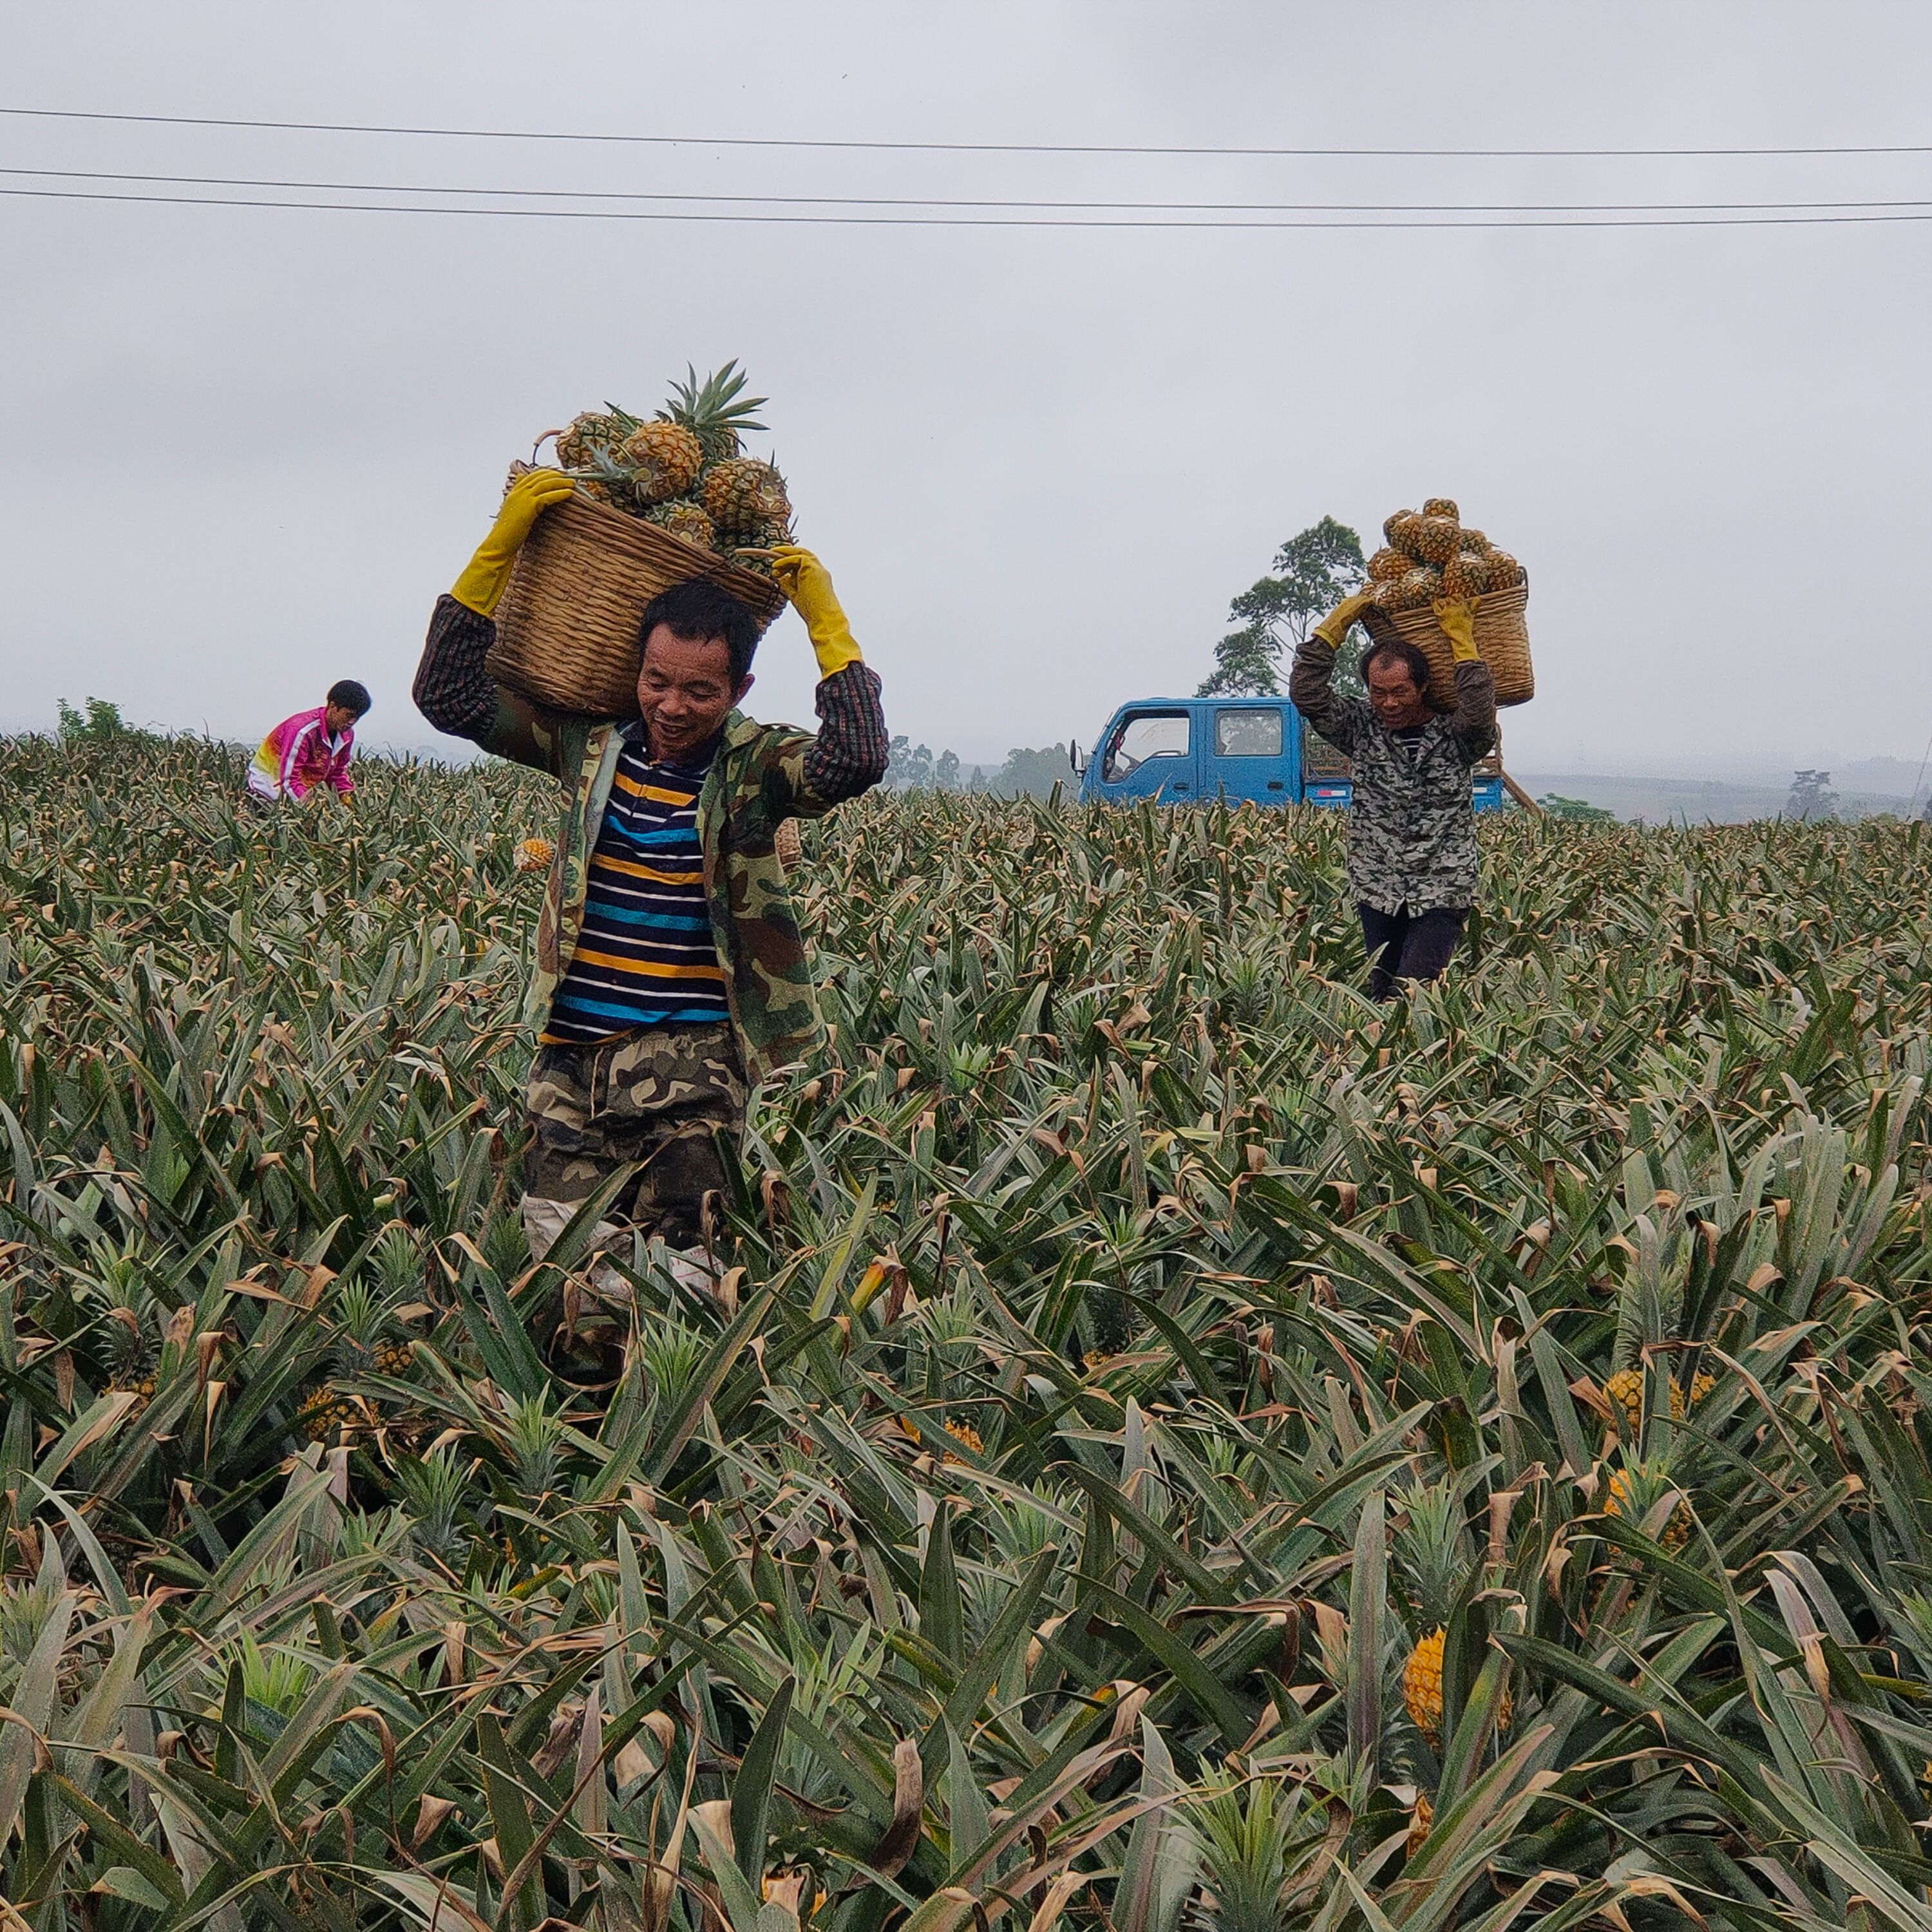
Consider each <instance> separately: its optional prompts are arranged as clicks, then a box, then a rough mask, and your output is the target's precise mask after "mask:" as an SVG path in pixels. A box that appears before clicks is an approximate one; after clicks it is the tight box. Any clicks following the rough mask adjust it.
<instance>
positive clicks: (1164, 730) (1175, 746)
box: [1100, 711, 1188, 784]
mask: <svg viewBox="0 0 1932 1932" xmlns="http://www.w3.org/2000/svg"><path fill="white" fill-rule="evenodd" d="M1187 745H1188V735H1187V712H1184V711H1143V712H1139V713H1138V714H1136V715H1135V716H1133V717H1132V718H1128V719H1127V721H1126V722H1125V723H1124V724H1122V725H1121V728H1120V729H1119V730H1118V731H1116V732H1115V733H1114V739H1113V742H1112V744H1110V745H1109V746H1108V747H1107V759H1106V764H1105V765H1104V766H1103V767H1102V769H1101V772H1100V775H1101V777H1102V778H1103V779H1105V780H1106V782H1107V783H1108V784H1112V783H1113V782H1114V781H1115V780H1116V779H1117V778H1125V777H1126V776H1127V774H1128V773H1129V772H1132V771H1134V770H1136V769H1138V768H1139V766H1142V765H1144V764H1145V763H1147V761H1148V759H1150V758H1172V757H1182V756H1184V755H1185V754H1186V752H1187Z"/></svg>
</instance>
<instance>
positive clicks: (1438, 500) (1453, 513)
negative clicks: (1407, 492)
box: [1422, 496, 1463, 523]
mask: <svg viewBox="0 0 1932 1932" xmlns="http://www.w3.org/2000/svg"><path fill="white" fill-rule="evenodd" d="M1422 514H1424V516H1425V517H1448V520H1450V522H1451V523H1460V522H1461V521H1462V520H1463V513H1462V511H1460V510H1459V509H1457V507H1456V499H1455V498H1454V496H1430V497H1427V498H1425V499H1424V502H1423V505H1422Z"/></svg>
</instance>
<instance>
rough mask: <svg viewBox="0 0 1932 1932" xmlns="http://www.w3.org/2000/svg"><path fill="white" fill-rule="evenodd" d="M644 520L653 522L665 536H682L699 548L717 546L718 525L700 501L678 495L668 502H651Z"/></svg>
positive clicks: (707, 548)
mask: <svg viewBox="0 0 1932 1932" xmlns="http://www.w3.org/2000/svg"><path fill="white" fill-rule="evenodd" d="M644 521H645V522H646V523H655V524H656V525H657V526H658V529H661V530H662V531H664V533H665V534H666V535H669V536H673V537H682V538H683V539H684V540H685V542H686V543H688V544H697V547H698V548H699V549H700V550H715V549H716V548H717V547H718V526H717V525H716V524H715V523H713V522H712V520H711V513H710V512H709V511H708V510H706V508H705V507H704V505H703V504H702V503H697V502H693V501H692V500H691V499H690V498H689V497H688V496H680V497H678V498H677V499H675V500H674V501H673V502H668V503H653V504H652V505H651V507H650V508H649V509H648V510H646V511H645V512H644Z"/></svg>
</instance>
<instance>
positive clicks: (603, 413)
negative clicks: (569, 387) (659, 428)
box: [556, 403, 638, 469]
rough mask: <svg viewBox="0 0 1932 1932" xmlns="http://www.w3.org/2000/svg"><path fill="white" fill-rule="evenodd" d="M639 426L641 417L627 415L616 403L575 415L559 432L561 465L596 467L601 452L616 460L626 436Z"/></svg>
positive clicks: (557, 441) (583, 467) (584, 467)
mask: <svg viewBox="0 0 1932 1932" xmlns="http://www.w3.org/2000/svg"><path fill="white" fill-rule="evenodd" d="M637 427H638V423H637V418H636V417H635V416H630V415H627V414H626V413H625V412H624V411H623V410H620V409H619V408H618V407H617V406H616V404H615V403H606V404H604V407H603V408H602V409H601V410H585V411H584V412H583V413H582V414H581V415H579V416H572V417H571V419H570V426H569V427H568V428H567V429H562V430H559V431H557V432H556V460H557V466H558V468H559V469H592V468H595V467H596V466H597V458H598V455H603V456H604V457H606V458H611V459H613V460H614V459H615V458H616V453H617V452H618V451H619V450H620V449H622V447H623V443H624V439H625V437H626V436H628V434H630V433H631V431H632V430H634V429H635V428H637Z"/></svg>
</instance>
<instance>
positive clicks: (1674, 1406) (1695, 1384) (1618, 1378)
mask: <svg viewBox="0 0 1932 1932" xmlns="http://www.w3.org/2000/svg"><path fill="white" fill-rule="evenodd" d="M1717 1386H1718V1379H1717V1377H1716V1376H1712V1375H1706V1374H1702V1373H1700V1374H1699V1375H1697V1376H1694V1377H1693V1378H1692V1379H1691V1406H1692V1407H1693V1408H1695V1407H1696V1406H1697V1404H1698V1403H1700V1402H1702V1401H1703V1400H1704V1398H1705V1397H1706V1396H1707V1395H1709V1394H1710V1393H1711V1391H1712V1390H1713V1389H1714V1388H1716V1387H1717ZM1643 1391H1644V1373H1643V1370H1641V1369H1619V1370H1618V1371H1617V1372H1616V1374H1615V1375H1613V1376H1611V1378H1610V1380H1609V1381H1608V1382H1606V1383H1604V1394H1605V1395H1607V1397H1610V1400H1611V1401H1612V1402H1613V1403H1616V1405H1617V1406H1618V1407H1619V1408H1620V1409H1622V1411H1623V1412H1624V1414H1625V1416H1626V1417H1627V1418H1628V1419H1629V1423H1630V1427H1631V1429H1632V1430H1635V1429H1636V1428H1637V1427H1638V1425H1639V1424H1640V1423H1641V1421H1643ZM1684 1415H1685V1409H1684V1391H1683V1390H1682V1388H1679V1386H1678V1385H1677V1384H1676V1382H1673V1383H1672V1384H1671V1385H1670V1419H1671V1421H1673V1422H1682V1421H1683V1420H1684Z"/></svg>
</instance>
